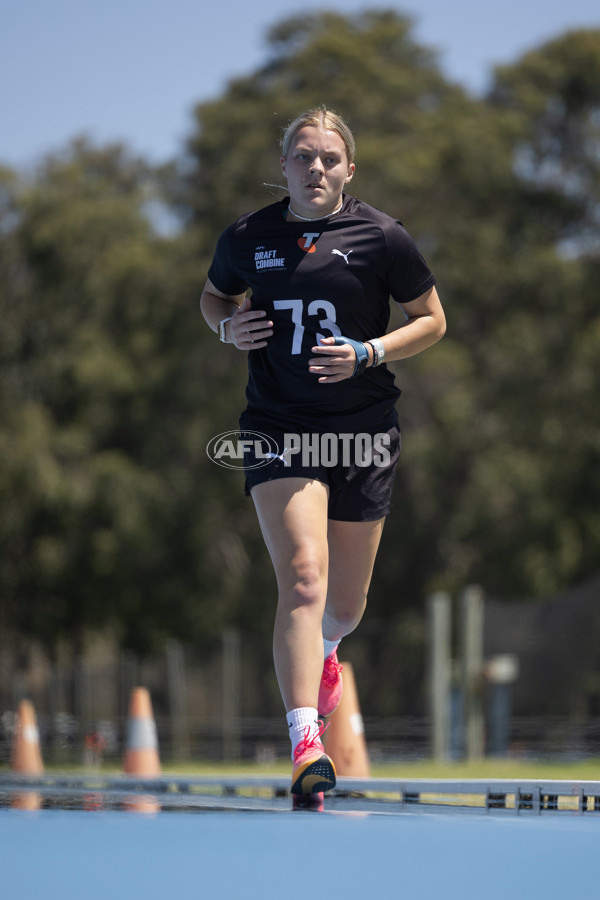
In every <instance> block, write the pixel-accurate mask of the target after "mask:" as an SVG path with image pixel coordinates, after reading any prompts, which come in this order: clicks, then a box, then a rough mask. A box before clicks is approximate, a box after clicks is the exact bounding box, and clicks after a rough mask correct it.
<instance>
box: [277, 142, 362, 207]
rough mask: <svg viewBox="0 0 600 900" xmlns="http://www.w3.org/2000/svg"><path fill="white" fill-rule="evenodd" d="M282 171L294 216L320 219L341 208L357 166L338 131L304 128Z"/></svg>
mask: <svg viewBox="0 0 600 900" xmlns="http://www.w3.org/2000/svg"><path fill="white" fill-rule="evenodd" d="M281 170H282V172H283V174H284V175H285V177H286V178H287V183H288V190H289V193H290V201H291V203H290V205H291V206H292V207H293V209H294V210H295V212H297V213H299V214H300V215H302V216H306V217H309V218H318V217H320V216H326V215H328V214H329V213H332V212H333V211H334V210H335V209H337V207H338V206H339V205H340V201H341V197H342V191H343V190H344V185H346V184H347V183H348V182H349V181H350V179H351V178H352V176H353V174H354V163H348V158H347V156H346V146H345V144H344V142H343V140H342V138H341V137H340V135H339V134H338V133H337V131H328V130H327V129H324V128H317V127H316V126H313V125H305V126H304V127H303V128H299V129H298V131H297V132H296V134H295V135H294V137H293V140H292V142H291V144H290V149H289V152H288V155H287V157H285V156H282V157H281Z"/></svg>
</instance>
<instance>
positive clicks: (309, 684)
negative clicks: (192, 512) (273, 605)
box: [252, 478, 329, 711]
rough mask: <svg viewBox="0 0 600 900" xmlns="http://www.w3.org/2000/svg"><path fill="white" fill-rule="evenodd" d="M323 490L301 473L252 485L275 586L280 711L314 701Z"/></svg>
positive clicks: (323, 577) (324, 562)
mask: <svg viewBox="0 0 600 900" xmlns="http://www.w3.org/2000/svg"><path fill="white" fill-rule="evenodd" d="M328 496H329V492H328V488H327V487H326V485H324V484H323V483H322V482H320V481H316V480H307V479H304V478H281V479H277V480H274V481H268V482H264V483H262V484H258V485H256V486H255V487H254V488H253V489H252V499H253V501H254V504H255V506H256V511H257V514H258V519H259V522H260V526H261V529H262V533H263V537H264V540H265V543H266V546H267V549H268V551H269V553H270V556H271V560H272V562H273V567H274V569H275V575H276V578H277V585H278V591H279V596H278V602H277V613H276V617H275V628H274V634H273V658H274V661H275V671H276V674H277V679H278V682H279V687H280V690H281V696H282V698H283V702H284V704H285V708H286V711H289V710H292V709H299V708H300V707H314V708H316V707H317V698H318V692H319V683H320V680H321V673H322V670H323V638H322V620H323V613H324V610H325V602H326V598H327V573H328V563H329V553H328V546H327V537H328V523H327V501H328Z"/></svg>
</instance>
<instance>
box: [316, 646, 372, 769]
mask: <svg viewBox="0 0 600 900" xmlns="http://www.w3.org/2000/svg"><path fill="white" fill-rule="evenodd" d="M342 665H343V667H344V672H343V675H342V677H343V679H344V692H343V694H342V699H341V701H340V705H339V706H338V708H337V709H336V711H335V712H334V714H333V715H332V716H331V719H330V720H329V728H328V729H327V731H326V732H325V735H324V743H325V749H326V751H327V753H328V754H329V756H331V758H332V759H333V761H334V763H335V768H336V771H337V774H338V775H353V776H355V777H356V778H368V777H369V776H370V768H369V756H368V753H367V745H366V741H365V729H364V726H363V720H362V716H361V714H360V706H359V703H358V693H357V691H356V680H355V678H354V670H353V668H352V664H351V663H342Z"/></svg>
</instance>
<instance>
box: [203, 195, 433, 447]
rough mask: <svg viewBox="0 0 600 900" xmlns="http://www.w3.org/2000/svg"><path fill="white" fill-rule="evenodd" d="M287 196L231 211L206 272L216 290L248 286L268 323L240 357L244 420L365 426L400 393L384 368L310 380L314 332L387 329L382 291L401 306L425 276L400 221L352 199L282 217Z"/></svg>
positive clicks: (355, 333) (378, 422) (357, 333)
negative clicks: (259, 342)
mask: <svg viewBox="0 0 600 900" xmlns="http://www.w3.org/2000/svg"><path fill="white" fill-rule="evenodd" d="M288 203H289V198H287V199H285V200H283V201H280V202H278V203H273V204H271V205H270V206H267V207H265V208H264V209H261V210H259V211H258V212H253V213H247V214H245V215H243V216H241V217H240V218H239V219H238V220H237V221H236V222H234V223H233V225H230V226H229V228H227V229H226V230H225V231H224V232H223V234H222V235H221V237H220V238H219V242H218V244H217V249H216V252H215V256H214V259H213V261H212V265H211V267H210V270H209V273H208V277H209V278H210V280H211V281H212V283H213V284H214V285H215V287H216V288H217V289H218V290H219V291H221V292H222V293H224V294H230V295H234V294H242V293H244V292H245V291H246V290H247V289H248V288H250V289H251V291H252V298H251V299H252V307H253V308H254V309H264V310H265V311H266V314H267V317H268V318H269V319H271V320H272V321H273V336H272V337H271V338H270V339H269V342H268V345H267V347H265V348H263V349H261V350H252V351H250V352H249V354H248V374H249V379H248V386H247V389H246V398H247V402H248V406H247V413H248V414H250V416H251V417H252V419H261V420H263V421H267V422H268V421H272V422H273V423H276V424H277V425H283V426H287V425H288V424H289V425H290V426H292V425H294V426H296V427H298V428H303V429H312V430H315V431H332V432H334V431H335V432H340V431H350V430H354V431H356V430H360V431H369V430H376V429H378V428H379V427H384V426H385V425H386V423H389V422H390V421H391V420H392V417H393V416H395V413H394V404H395V402H396V400H397V399H398V397H399V396H400V391H399V389H398V388H397V387H396V385H395V383H394V375H393V373H392V372H390V371H389V369H388V368H387V367H386V366H385V365H381V366H377V367H376V368H372V367H369V368H367V369H366V370H365V371H364V372H363V374H362V375H359V376H358V377H356V378H352V379H346V380H345V381H341V382H336V383H333V384H320V383H319V382H318V376H317V375H314V374H312V373H310V372H309V371H308V360H309V359H310V358H311V356H313V355H314V354H312V353H311V348H312V347H314V346H316V345H317V344H318V336H319V335H321V336H322V337H330V336H331V335H334V336H337V335H344V336H345V337H350V338H354V339H355V340H359V341H365V340H368V339H369V338H374V337H380V336H382V335H384V334H385V333H386V331H387V327H388V323H389V318H390V296H391V297H392V298H393V299H394V300H395V301H397V302H398V303H409V302H410V301H411V300H415V299H416V298H417V297H419V296H420V295H421V294H423V293H425V291H427V290H428V289H429V288H430V287H432V286H433V285H434V284H435V278H434V277H433V275H432V273H431V271H430V270H429V268H428V266H427V264H426V262H425V260H424V259H423V257H422V256H421V254H420V253H419V250H418V249H417V247H416V245H415V242H414V241H413V239H412V238H411V237H410V235H409V234H408V233H407V231H406V230H405V229H404V227H403V226H402V224H401V223H400V222H398V221H396V220H395V219H392V218H391V217H390V216H387V215H386V214H385V213H382V212H380V211H379V210H378V209H375V208H374V207H372V206H369V205H368V204H367V203H363V202H362V201H361V200H357V199H356V198H354V197H348V196H344V200H343V207H342V210H341V212H339V213H338V214H337V215H334V216H330V217H329V218H327V219H322V220H320V221H314V222H286V221H285V214H286V212H287V207H288Z"/></svg>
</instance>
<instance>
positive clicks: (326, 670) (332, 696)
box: [319, 649, 344, 719]
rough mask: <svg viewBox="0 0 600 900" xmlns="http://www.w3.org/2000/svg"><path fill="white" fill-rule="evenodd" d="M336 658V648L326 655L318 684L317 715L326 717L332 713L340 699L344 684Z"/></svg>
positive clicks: (340, 667)
mask: <svg viewBox="0 0 600 900" xmlns="http://www.w3.org/2000/svg"><path fill="white" fill-rule="evenodd" d="M343 668H344V667H343V666H342V665H340V664H339V662H338V658H337V649H336V650H334V651H333V653H332V654H331V656H328V657H327V659H326V660H325V663H324V664H323V674H322V675H321V684H320V686H319V715H320V716H322V717H323V718H324V719H326V718H327V717H328V716H330V715H332V714H333V713H334V712H335V711H336V709H337V708H338V706H339V702H340V700H341V699H342V691H343V689H344V684H343V682H342V669H343Z"/></svg>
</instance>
